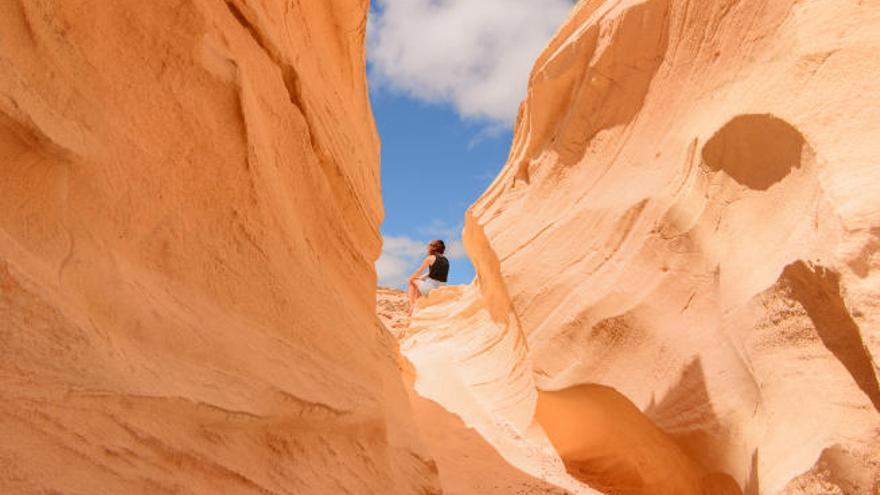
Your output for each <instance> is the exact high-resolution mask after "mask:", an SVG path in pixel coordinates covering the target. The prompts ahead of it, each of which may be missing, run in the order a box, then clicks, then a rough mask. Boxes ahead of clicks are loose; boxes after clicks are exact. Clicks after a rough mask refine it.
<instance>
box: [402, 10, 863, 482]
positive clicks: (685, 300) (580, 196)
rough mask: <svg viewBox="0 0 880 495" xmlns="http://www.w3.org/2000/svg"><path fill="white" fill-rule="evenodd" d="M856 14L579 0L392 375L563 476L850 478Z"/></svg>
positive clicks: (857, 360)
mask: <svg viewBox="0 0 880 495" xmlns="http://www.w3.org/2000/svg"><path fill="white" fill-rule="evenodd" d="M878 26H880V10H878V9H877V8H876V6H873V5H872V6H869V5H868V3H866V2H840V3H835V5H834V6H833V7H832V6H830V5H828V4H827V3H825V2H820V1H801V2H796V1H780V2H759V1H747V2H686V1H678V0H645V1H607V2H599V1H584V2H580V3H579V4H578V6H577V7H576V8H575V11H574V12H573V13H572V15H571V16H570V18H569V19H568V21H567V23H566V24H565V25H564V26H563V27H562V28H561V29H560V31H559V32H558V34H557V35H556V37H555V39H554V40H553V41H552V42H551V43H550V45H549V46H548V47H547V49H546V50H545V52H544V53H543V55H542V56H541V57H540V58H539V59H538V61H537V62H536V64H535V67H534V70H533V73H532V75H531V79H530V85H529V92H528V97H527V99H526V101H525V102H524V104H523V105H522V107H521V111H520V116H519V119H518V121H517V126H516V133H515V137H514V142H513V147H512V150H511V153H510V158H509V160H508V162H507V164H506V166H505V167H504V169H503V170H502V172H501V173H500V175H499V176H498V177H497V179H496V180H495V182H494V183H493V184H492V185H491V186H490V188H489V189H488V190H487V191H486V192H485V193H484V195H483V196H482V197H481V198H480V199H479V200H478V201H477V202H476V203H475V204H474V205H473V206H472V207H471V209H470V211H469V213H468V217H467V219H466V224H465V231H464V236H463V238H464V242H465V246H466V248H467V250H468V254H469V255H470V257H471V259H472V260H473V261H474V263H475V266H476V269H477V272H478V280H477V282H476V283H475V284H474V285H471V286H468V287H463V288H462V287H449V288H443V289H438V290H436V291H434V292H432V294H431V297H430V298H428V299H427V300H425V301H423V302H421V303H420V304H419V307H418V309H417V311H416V313H415V315H414V318H413V322H412V325H411V328H410V330H409V331H408V333H407V335H408V336H407V337H406V338H405V339H404V341H403V342H402V344H401V349H402V352H403V353H404V354H405V355H406V356H407V357H409V359H410V360H412V362H413V363H414V365H415V366H416V368H417V370H418V373H419V374H418V381H417V383H416V389H417V390H419V391H420V392H421V393H422V394H423V395H426V396H429V397H432V398H434V399H435V400H437V401H439V402H440V403H441V404H443V405H444V406H447V407H448V408H450V409H451V410H453V411H455V412H457V413H459V414H460V415H461V416H462V417H463V418H464V419H465V422H467V423H469V424H472V425H474V426H475V427H476V428H477V429H478V430H480V431H481V432H482V433H483V435H484V436H485V437H486V438H487V439H489V440H490V441H491V442H492V443H493V445H495V446H496V448H498V449H499V451H500V452H501V453H502V455H504V457H505V458H507V459H508V460H509V461H510V462H512V463H514V464H516V465H518V466H520V467H521V468H523V469H525V470H527V471H529V472H531V473H534V474H536V475H540V472H541V470H542V468H541V467H539V466H538V465H537V464H536V462H535V459H537V457H535V456H528V455H525V454H524V452H526V451H527V450H528V449H529V448H534V449H538V450H540V451H541V452H544V453H546V452H547V451H546V447H547V445H549V444H552V445H553V447H554V449H555V451H556V452H555V453H553V452H551V453H549V454H547V455H545V456H543V457H540V458H541V459H543V461H542V462H545V461H546V462H545V467H546V466H550V469H549V470H548V469H544V471H543V472H544V473H545V474H547V473H549V474H547V476H545V479H551V480H553V481H554V482H555V483H558V484H559V483H561V484H564V485H565V486H566V487H568V488H570V489H571V490H573V491H574V490H576V489H577V487H574V488H572V486H573V485H571V483H572V480H577V481H580V482H585V483H588V484H590V485H592V487H594V488H598V489H601V490H604V491H608V492H610V493H653V494H656V493H701V492H704V493H735V492H737V491H740V490H742V491H743V492H744V493H747V494H757V493H762V494H775V493H781V492H785V493H858V494H872V493H876V492H877V490H878V489H880V479H878V476H880V475H878V473H880V451H878V448H877V445H878V444H880V442H878V440H880V414H878V411H880V388H878V379H877V376H878V367H877V362H878V361H877V359H878V358H877V355H878V353H880V333H878V332H877V328H880V326H878V323H880V254H878V246H880V213H878V212H880V178H878V176H877V173H876V165H875V164H876V162H877V158H876V157H877V154H878V149H877V145H876V139H875V136H874V134H875V133H876V125H875V123H876V122H880V105H878V103H880V83H878V80H877V78H876V74H880V58H877V57H876V56H874V55H873V54H874V53H875V52H876V51H877V50H878V48H880V36H878V34H877V33H878V32H880V31H878ZM448 369H451V370H453V371H452V373H451V375H452V377H453V378H454V379H455V381H453V380H451V379H447V380H445V382H441V381H440V380H438V379H432V378H431V377H432V376H434V375H436V374H437V373H441V372H442V371H443V370H448ZM448 374H449V373H448ZM453 383H454V385H452V384H453ZM453 387H454V388H455V389H454V390H453ZM539 391H540V392H539ZM536 411H537V413H536ZM596 425H601V427H597V426H596ZM554 456H558V457H557V458H558V459H560V460H561V461H560V462H561V463H564V466H565V469H564V472H560V471H559V464H554V463H555V462H556V461H554ZM565 476H568V477H569V478H567V479H566V478H565Z"/></svg>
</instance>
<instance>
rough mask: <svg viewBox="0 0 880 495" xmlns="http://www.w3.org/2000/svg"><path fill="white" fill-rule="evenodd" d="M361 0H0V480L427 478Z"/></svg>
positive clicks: (310, 486) (401, 482)
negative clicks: (402, 337)
mask: <svg viewBox="0 0 880 495" xmlns="http://www.w3.org/2000/svg"><path fill="white" fill-rule="evenodd" d="M367 10H368V5H367V2H365V1H359V0H350V1H334V2H256V1H250V0H227V1H202V0H193V1H184V2H135V1H122V2H104V1H97V0H85V1H76V2H67V1H65V2H30V1H15V0H14V1H6V2H2V5H0V67H2V70H0V157H2V168H0V437H2V439H3V441H2V442H0V466H2V467H0V492H2V493H10V494H11V493H37V492H40V493H43V492H47V493H48V492H52V493H62V492H63V493H73V492H75V493H150V494H153V493H165V492H185V493H436V492H438V491H439V487H438V485H437V481H436V473H435V472H433V467H432V464H431V462H430V461H429V460H428V457H427V454H425V453H424V452H423V451H422V450H421V448H420V447H419V444H418V442H417V440H416V438H415V436H414V431H415V428H414V425H413V423H412V420H411V413H410V410H409V405H408V399H407V395H406V391H405V389H404V387H403V386H402V383H401V379H400V376H399V373H398V370H397V368H396V366H395V354H394V351H393V345H394V344H393V342H392V341H391V340H392V339H391V338H390V336H388V334H387V333H386V332H385V331H384V330H383V329H382V328H381V325H380V324H379V323H378V321H377V320H376V317H375V314H374V299H373V294H374V292H375V273H374V271H373V268H372V263H373V261H374V260H375V259H376V258H377V257H378V255H379V251H380V242H381V239H380V235H379V231H378V225H379V222H380V221H381V218H382V207H381V200H380V191H379V175H378V173H379V170H378V157H379V153H378V151H379V143H378V138H377V135H376V132H375V128H374V125H373V121H372V115H371V112H370V108H369V102H368V98H367V90H366V79H365V68H364V52H363V38H364V27H365V22H366V15H367Z"/></svg>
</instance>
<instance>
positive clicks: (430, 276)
mask: <svg viewBox="0 0 880 495" xmlns="http://www.w3.org/2000/svg"><path fill="white" fill-rule="evenodd" d="M427 251H428V256H427V257H426V258H425V261H423V262H422V266H420V267H419V269H418V270H416V271H415V272H414V273H413V274H412V275H410V277H409V278H408V279H407V282H408V286H409V287H407V292H408V293H409V314H412V311H413V308H414V307H415V304H416V300H417V299H418V298H419V297H421V296H427V295H428V292H431V291H432V290H433V289H436V288H437V287H441V286H443V285H446V276H447V275H448V274H449V260H447V259H446V257H445V256H443V253H444V252H445V251H446V244H444V243H443V241H441V240H440V239H437V240H433V241H431V242H429V243H428V246H427ZM426 268H427V269H428V273H426V274H424V275H421V276H420V274H421V273H422V272H423V271H424V270H425V269H426Z"/></svg>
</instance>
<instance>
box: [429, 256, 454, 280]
mask: <svg viewBox="0 0 880 495" xmlns="http://www.w3.org/2000/svg"><path fill="white" fill-rule="evenodd" d="M448 276H449V260H447V259H446V257H445V256H443V255H442V254H435V255H434V262H433V263H431V267H430V270H429V271H428V277H430V278H433V279H434V280H439V281H441V282H446V277H448Z"/></svg>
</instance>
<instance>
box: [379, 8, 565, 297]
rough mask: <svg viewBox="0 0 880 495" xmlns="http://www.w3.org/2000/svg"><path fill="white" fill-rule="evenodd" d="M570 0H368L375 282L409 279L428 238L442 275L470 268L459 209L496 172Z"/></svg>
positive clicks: (465, 278) (462, 274)
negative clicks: (437, 249)
mask: <svg viewBox="0 0 880 495" xmlns="http://www.w3.org/2000/svg"><path fill="white" fill-rule="evenodd" d="M571 5H572V1H571V0H479V1H476V2H475V1H473V0H374V2H373V10H372V11H371V14H370V19H369V24H368V43H367V68H368V74H369V83H370V97H371V100H372V105H373V114H374V116H375V119H376V125H377V128H378V130H379V136H380V138H381V140H382V162H381V173H382V196H383V201H384V204H385V222H384V224H383V226H382V235H383V238H384V247H383V251H382V256H381V257H380V258H379V260H378V261H377V263H376V270H377V272H378V274H379V285H381V286H391V287H403V286H405V280H406V277H407V276H408V275H409V274H410V273H412V272H413V271H414V270H415V269H416V268H418V266H419V264H420V262H421V260H422V259H423V253H424V244H425V243H426V242H427V241H428V240H430V239H435V238H440V239H443V240H444V241H446V243H447V247H448V250H447V256H448V257H449V258H450V275H449V283H454V284H464V283H469V282H470V281H471V280H472V279H473V277H474V270H473V267H472V266H471V264H470V262H469V261H468V259H467V257H466V256H465V253H464V249H463V247H462V246H461V228H462V224H463V221H464V213H465V211H466V210H467V208H468V206H470V204H471V203H473V202H474V201H475V200H476V199H477V198H478V197H479V196H480V194H482V192H483V191H484V190H485V189H486V187H487V186H488V185H489V184H490V183H491V182H492V180H493V179H494V177H495V176H496V175H497V173H498V172H499V171H500V170H501V167H502V165H503V164H504V161H505V160H506V159H507V153H508V150H509V148H510V142H511V139H512V135H511V129H512V127H513V121H514V118H515V116H516V112H517V109H518V107H519V103H520V101H521V100H522V98H523V96H524V95H525V91H526V85H527V81H528V74H529V71H530V70H531V66H532V63H533V62H534V60H535V58H537V56H538V55H539V54H540V52H541V50H542V49H543V47H544V46H545V45H546V43H547V42H548V41H549V39H550V38H551V37H552V35H553V33H554V32H555V31H556V29H557V28H558V26H559V25H561V24H562V22H563V21H564V19H565V16H566V15H567V14H568V11H569V9H570V8H571Z"/></svg>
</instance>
